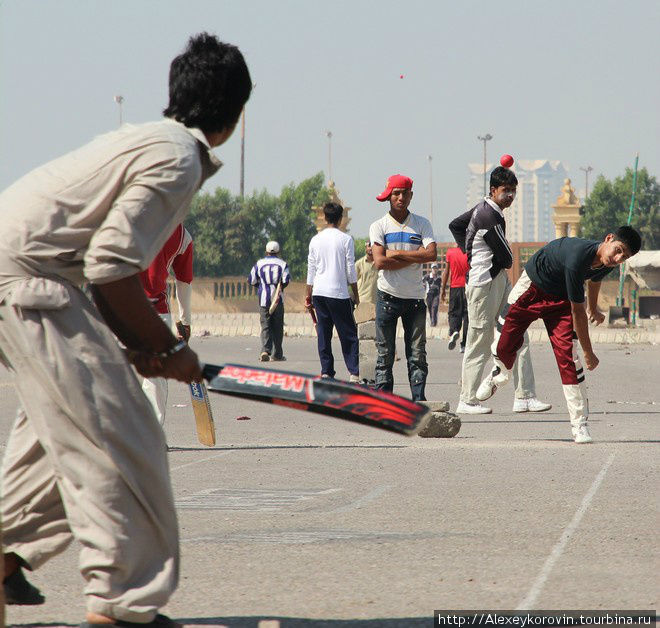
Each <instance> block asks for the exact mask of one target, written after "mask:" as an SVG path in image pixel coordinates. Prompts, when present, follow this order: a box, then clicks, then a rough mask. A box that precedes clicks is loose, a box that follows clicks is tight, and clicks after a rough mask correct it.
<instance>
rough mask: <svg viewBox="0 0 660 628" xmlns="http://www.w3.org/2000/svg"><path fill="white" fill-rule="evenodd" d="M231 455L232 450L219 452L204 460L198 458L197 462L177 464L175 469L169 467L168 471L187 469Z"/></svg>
mask: <svg viewBox="0 0 660 628" xmlns="http://www.w3.org/2000/svg"><path fill="white" fill-rule="evenodd" d="M231 453H233V451H232V450H228V451H221V452H220V453H217V454H215V455H214V456H207V457H206V458H198V459H197V460H193V461H192V462H184V463H183V464H179V465H177V466H176V467H170V471H176V470H177V469H183V468H184V467H189V466H190V465H193V464H199V463H200V462H206V461H207V460H215V459H216V458H220V456H226V455H227V454H231Z"/></svg>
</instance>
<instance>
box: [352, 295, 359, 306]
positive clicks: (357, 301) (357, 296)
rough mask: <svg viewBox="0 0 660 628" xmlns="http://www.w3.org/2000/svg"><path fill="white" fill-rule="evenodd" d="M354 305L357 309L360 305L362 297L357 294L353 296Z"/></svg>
mask: <svg viewBox="0 0 660 628" xmlns="http://www.w3.org/2000/svg"><path fill="white" fill-rule="evenodd" d="M353 305H354V306H355V307H357V306H358V305H360V297H359V295H357V294H354V295H353Z"/></svg>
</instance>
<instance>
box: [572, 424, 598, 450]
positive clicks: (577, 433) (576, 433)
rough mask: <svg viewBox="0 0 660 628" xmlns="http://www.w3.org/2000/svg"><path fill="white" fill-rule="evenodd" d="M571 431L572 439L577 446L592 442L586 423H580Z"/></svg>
mask: <svg viewBox="0 0 660 628" xmlns="http://www.w3.org/2000/svg"><path fill="white" fill-rule="evenodd" d="M571 431H572V432H573V439H574V440H575V442H576V443H577V444H578V445H584V444H586V443H593V442H594V440H593V438H591V434H589V428H588V427H587V424H586V423H582V424H581V425H578V426H577V427H571Z"/></svg>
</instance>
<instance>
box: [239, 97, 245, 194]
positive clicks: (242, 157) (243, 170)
mask: <svg viewBox="0 0 660 628" xmlns="http://www.w3.org/2000/svg"><path fill="white" fill-rule="evenodd" d="M240 195H241V198H243V196H244V195H245V107H243V111H242V112H241V186H240Z"/></svg>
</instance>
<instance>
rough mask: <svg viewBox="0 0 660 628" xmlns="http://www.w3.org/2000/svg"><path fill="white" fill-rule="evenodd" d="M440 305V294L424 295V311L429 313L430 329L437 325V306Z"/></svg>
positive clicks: (430, 293)
mask: <svg viewBox="0 0 660 628" xmlns="http://www.w3.org/2000/svg"><path fill="white" fill-rule="evenodd" d="M439 305H440V293H439V292H429V293H428V294H427V295H426V309H427V310H428V311H429V319H430V322H431V327H435V326H436V325H437V324H438V306H439Z"/></svg>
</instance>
